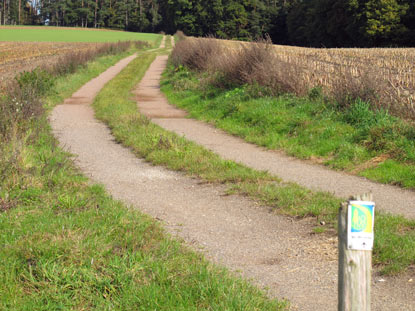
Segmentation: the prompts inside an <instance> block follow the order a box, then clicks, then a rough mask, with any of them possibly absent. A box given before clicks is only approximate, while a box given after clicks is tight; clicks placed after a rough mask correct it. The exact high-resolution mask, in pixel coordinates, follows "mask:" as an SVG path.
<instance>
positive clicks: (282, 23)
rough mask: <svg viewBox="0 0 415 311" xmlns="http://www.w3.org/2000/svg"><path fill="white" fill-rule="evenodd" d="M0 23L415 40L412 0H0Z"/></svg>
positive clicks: (318, 40) (301, 40) (328, 40)
mask: <svg viewBox="0 0 415 311" xmlns="http://www.w3.org/2000/svg"><path fill="white" fill-rule="evenodd" d="M0 23H1V24H28V25H36V24H38V25H41V24H48V25H54V26H76V27H95V28H112V29H123V30H128V31H140V32H159V31H165V32H167V33H174V32H176V31H177V30H182V31H183V32H184V33H185V34H187V35H193V36H204V35H213V36H216V37H219V38H224V39H241V40H252V39H256V38H260V37H263V36H265V35H266V34H268V35H269V36H270V37H271V39H272V40H273V42H274V43H278V44H291V45H299V46H313V47H371V46H415V1H413V0H239V1H235V0H198V1H193V0H0Z"/></svg>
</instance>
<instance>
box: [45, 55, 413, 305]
mask: <svg viewBox="0 0 415 311" xmlns="http://www.w3.org/2000/svg"><path fill="white" fill-rule="evenodd" d="M132 58H133V57H130V58H128V59H125V60H123V61H121V62H120V63H118V64H117V65H116V66H114V67H112V68H110V69H109V70H108V71H107V72H105V73H103V74H102V75H101V76H100V77H98V78H96V79H94V80H92V81H91V82H90V83H88V84H86V85H85V86H84V87H82V89H80V90H79V91H78V92H76V93H75V94H74V95H73V97H72V98H71V99H68V100H66V101H65V104H63V105H60V106H57V107H56V108H55V109H54V110H53V112H52V114H51V116H50V122H51V125H52V128H53V131H54V133H55V135H56V137H57V138H58V139H59V141H60V143H61V145H62V146H63V147H64V148H65V149H67V150H68V151H70V152H71V153H73V154H74V155H76V158H75V160H76V163H77V165H79V167H80V168H81V169H82V171H83V172H84V173H85V174H86V175H87V176H89V177H90V178H91V179H92V180H93V181H95V182H98V183H102V184H103V185H104V186H105V187H106V189H107V190H108V191H109V192H110V193H111V194H112V195H113V196H114V197H115V198H117V199H120V200H123V201H124V202H127V203H128V204H131V205H132V206H133V207H136V208H139V209H140V210H142V211H144V212H145V213H148V214H150V215H152V216H153V217H155V218H156V219H158V220H159V221H161V222H162V223H163V224H164V225H165V227H166V228H167V229H168V230H169V231H170V232H172V233H174V234H177V235H178V236H180V237H182V238H183V239H184V240H185V241H186V242H187V243H188V244H189V245H191V246H192V247H193V248H195V249H199V250H201V251H203V252H204V253H205V254H206V255H207V256H208V258H210V259H211V260H213V261H215V262H218V263H220V264H223V265H225V266H227V267H229V268H231V269H233V270H234V271H240V272H241V273H242V274H243V275H244V276H246V277H248V278H252V280H253V282H255V283H257V284H259V285H261V286H266V287H268V292H269V295H270V296H274V297H278V298H287V299H288V300H290V301H291V304H292V309H293V310H313V311H314V310H336V309H337V302H336V301H337V294H336V292H337V253H336V243H337V242H336V238H335V237H333V236H324V235H311V234H310V223H309V222H308V221H307V220H303V221H294V220H292V219H290V218H286V217H282V216H279V215H275V214H273V213H271V212H270V211H269V210H268V209H267V208H264V207H261V206H259V205H258V204H257V203H255V202H253V201H251V200H249V199H247V198H245V197H241V196H235V195H232V196H226V195H224V191H225V189H224V188H222V187H221V186H213V185H206V184H203V183H200V181H199V180H197V179H191V178H188V177H186V176H183V175H182V174H179V173H176V172H171V171H168V170H166V169H163V168H160V167H154V166H152V165H150V164H148V163H146V162H145V161H143V160H141V159H138V158H136V157H135V156H134V155H133V154H132V153H131V152H130V151H129V150H128V149H126V148H124V147H122V146H121V145H119V144H117V143H116V142H115V141H114V139H113V137H112V136H111V134H110V131H109V130H108V128H107V127H106V126H104V125H103V124H101V123H100V122H98V121H96V120H95V118H94V112H93V110H92V108H91V107H90V104H91V103H92V100H93V97H94V95H95V94H96V93H97V92H98V91H99V89H100V88H101V87H102V86H103V85H104V84H105V83H106V81H108V80H109V79H111V78H112V77H114V76H115V75H116V74H117V72H119V71H120V70H121V69H122V68H123V67H124V66H125V65H126V64H127V63H128V62H129V61H130V60H131V59H132ZM156 64H157V62H156ZM151 70H154V67H152V69H150V72H151ZM151 76H152V75H151V74H150V77H151ZM147 78H148V76H147ZM147 78H146V79H147ZM145 84H146V83H145V81H144V82H143V83H142V85H145ZM155 102H156V101H155ZM169 113H170V112H169ZM378 281H379V277H377V276H374V280H373V308H372V309H373V310H415V301H414V295H413V293H414V285H413V283H410V282H408V280H407V279H406V278H405V279H404V278H400V279H394V278H386V279H385V282H378Z"/></svg>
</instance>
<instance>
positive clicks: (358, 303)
mask: <svg viewBox="0 0 415 311" xmlns="http://www.w3.org/2000/svg"><path fill="white" fill-rule="evenodd" d="M352 199H353V200H358V201H373V196H372V194H371V193H370V194H364V195H361V196H356V197H353V198H352ZM347 211H348V202H343V203H342V204H341V207H340V212H339V289H338V290H339V293H338V295H339V298H338V310H339V311H370V286H371V276H372V275H371V274H372V251H362V250H349V249H348V247H347V224H348V216H347Z"/></svg>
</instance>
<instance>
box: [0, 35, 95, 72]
mask: <svg viewBox="0 0 415 311" xmlns="http://www.w3.org/2000/svg"><path fill="white" fill-rule="evenodd" d="M100 45H102V44H96V43H72V42H71V43H69V42H0V77H1V79H2V80H7V79H10V78H12V77H14V76H15V75H16V74H17V73H19V72H22V71H29V70H32V69H34V68H36V67H39V66H42V65H52V64H55V63H56V62H57V61H58V59H59V57H60V56H63V55H66V54H69V53H73V52H74V51H86V50H92V49H96V48H98V47H99V46H100Z"/></svg>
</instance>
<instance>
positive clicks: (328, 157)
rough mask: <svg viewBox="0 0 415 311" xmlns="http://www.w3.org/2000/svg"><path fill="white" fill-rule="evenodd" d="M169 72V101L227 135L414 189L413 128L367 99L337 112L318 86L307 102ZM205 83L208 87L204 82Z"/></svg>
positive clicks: (183, 71) (182, 70) (252, 87)
mask: <svg viewBox="0 0 415 311" xmlns="http://www.w3.org/2000/svg"><path fill="white" fill-rule="evenodd" d="M209 79H211V78H210V77H209V78H208V77H206V75H205V74H204V73H196V72H193V71H190V70H187V69H186V68H184V67H179V68H178V69H176V68H174V67H173V66H171V67H169V70H168V74H166V75H165V77H164V82H163V91H164V92H165V93H166V95H167V97H168V99H169V101H170V102H171V103H172V104H174V105H176V106H178V107H180V108H183V109H185V110H187V111H189V112H190V116H191V117H193V118H197V119H200V120H204V121H208V122H210V123H212V124H214V125H215V126H217V127H219V128H221V129H224V130H225V131H227V132H229V133H231V134H234V135H237V136H240V137H242V138H243V139H245V140H247V141H249V142H252V143H255V144H258V145H261V146H264V147H266V148H269V149H278V150H284V151H285V152H286V153H287V154H289V155H293V156H296V157H298V158H301V159H309V160H312V161H314V162H317V163H321V164H324V165H326V166H329V167H331V168H334V169H337V170H344V171H347V172H349V173H353V174H357V175H360V176H364V177H367V178H369V179H372V180H375V181H378V182H382V183H387V184H394V185H399V186H402V187H405V188H412V189H415V127H414V126H413V125H411V124H409V123H407V122H404V121H402V120H400V119H399V118H397V117H394V116H391V115H390V114H388V113H387V111H385V110H375V111H374V110H372V109H371V108H370V105H369V104H368V103H366V102H363V101H361V100H356V101H353V102H351V103H350V105H348V106H347V107H345V108H341V107H337V106H336V105H334V104H333V103H332V102H330V101H328V99H327V98H325V97H324V96H322V95H321V93H320V92H319V90H318V89H314V90H311V91H310V94H309V96H308V97H303V98H299V97H295V96H292V95H281V96H263V95H264V93H265V92H266V89H264V88H261V87H259V86H257V85H255V84H254V85H245V86H241V87H230V88H223V87H217V86H215V85H214V84H212V83H210V82H209ZM201 81H202V82H201Z"/></svg>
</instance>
